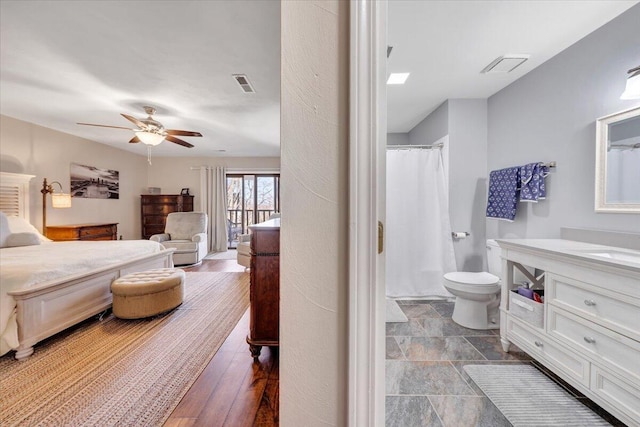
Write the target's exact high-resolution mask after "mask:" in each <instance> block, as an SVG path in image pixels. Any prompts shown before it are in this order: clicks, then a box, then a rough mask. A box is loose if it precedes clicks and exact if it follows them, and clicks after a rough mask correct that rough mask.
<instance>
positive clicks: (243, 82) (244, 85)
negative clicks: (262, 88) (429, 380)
mask: <svg viewBox="0 0 640 427" xmlns="http://www.w3.org/2000/svg"><path fill="white" fill-rule="evenodd" d="M233 78H234V79H236V81H237V82H238V84H239V85H240V88H241V89H242V91H243V92H244V93H256V91H255V89H253V86H251V83H249V79H248V78H247V76H246V74H234V75H233Z"/></svg>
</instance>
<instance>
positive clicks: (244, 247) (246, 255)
mask: <svg viewBox="0 0 640 427" xmlns="http://www.w3.org/2000/svg"><path fill="white" fill-rule="evenodd" d="M236 249H237V250H238V264H240V265H242V266H244V268H249V267H251V234H249V233H247V234H238V247H237V248H236Z"/></svg>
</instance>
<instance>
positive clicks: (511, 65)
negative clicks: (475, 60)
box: [481, 53, 531, 74]
mask: <svg viewBox="0 0 640 427" xmlns="http://www.w3.org/2000/svg"><path fill="white" fill-rule="evenodd" d="M530 56H531V55H527V54H525V53H513V54H507V55H502V56H500V57H498V58H496V59H494V60H493V61H492V62H491V64H489V65H487V66H486V67H484V70H482V71H481V73H483V74H485V73H510V72H511V71H513V70H515V69H516V68H517V67H518V66H520V64H522V63H523V62H524V61H526V60H527V59H529V57H530Z"/></svg>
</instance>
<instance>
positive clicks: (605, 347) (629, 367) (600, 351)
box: [547, 306, 640, 379]
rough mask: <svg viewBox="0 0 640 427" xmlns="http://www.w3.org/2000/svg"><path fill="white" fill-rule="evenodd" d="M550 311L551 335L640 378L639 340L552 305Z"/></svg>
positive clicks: (613, 367)
mask: <svg viewBox="0 0 640 427" xmlns="http://www.w3.org/2000/svg"><path fill="white" fill-rule="evenodd" d="M547 314H548V321H549V322H548V333H549V334H550V335H551V336H553V337H555V338H557V339H559V340H565V341H567V342H568V344H570V345H573V346H574V347H577V348H578V349H579V350H581V351H582V350H585V351H586V352H585V354H586V355H589V356H591V357H593V358H594V359H596V360H601V361H603V362H605V363H608V364H609V365H608V366H611V369H612V370H621V371H624V373H629V374H632V375H634V376H635V377H636V378H637V379H640V363H638V361H640V343H638V342H637V341H634V340H632V339H629V338H627V337H625V336H623V335H620V334H617V333H615V332H613V331H611V330H609V329H606V328H603V327H602V326H599V325H596V324H593V323H591V322H588V321H585V320H584V319H582V318H580V317H578V316H575V315H573V314H571V313H566V312H561V311H559V310H558V309H557V308H556V307H553V306H550V307H549V310H548V313H547Z"/></svg>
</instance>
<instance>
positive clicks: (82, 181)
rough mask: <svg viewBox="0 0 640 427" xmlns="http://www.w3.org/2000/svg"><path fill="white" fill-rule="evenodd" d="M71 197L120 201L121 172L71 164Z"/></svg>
mask: <svg viewBox="0 0 640 427" xmlns="http://www.w3.org/2000/svg"><path fill="white" fill-rule="evenodd" d="M69 169H70V172H71V197H81V198H85V199H119V198H120V172H118V171H116V170H112V169H100V168H97V167H95V166H86V165H81V164H78V163H71V166H70V168H69Z"/></svg>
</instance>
